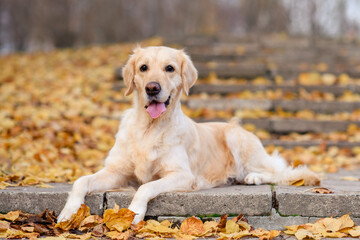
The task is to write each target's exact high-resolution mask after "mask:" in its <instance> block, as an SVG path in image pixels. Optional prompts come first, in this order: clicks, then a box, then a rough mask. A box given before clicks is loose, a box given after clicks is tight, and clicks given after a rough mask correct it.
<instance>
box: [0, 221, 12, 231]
mask: <svg viewBox="0 0 360 240" xmlns="http://www.w3.org/2000/svg"><path fill="white" fill-rule="evenodd" d="M8 228H10V223H9V222H7V221H1V220H0V232H1V231H6V230H7V229H8Z"/></svg>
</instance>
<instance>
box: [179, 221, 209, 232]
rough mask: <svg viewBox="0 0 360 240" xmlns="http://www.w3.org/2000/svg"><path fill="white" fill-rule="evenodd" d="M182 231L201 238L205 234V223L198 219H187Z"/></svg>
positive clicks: (181, 227)
mask: <svg viewBox="0 0 360 240" xmlns="http://www.w3.org/2000/svg"><path fill="white" fill-rule="evenodd" d="M180 230H181V232H183V233H185V234H188V235H193V236H200V235H201V234H203V233H204V232H205V229H204V224H203V222H202V221H201V220H200V219H198V218H196V217H191V218H188V219H185V220H184V221H183V222H182V224H181V226H180Z"/></svg>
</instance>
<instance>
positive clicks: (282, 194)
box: [275, 171, 360, 218]
mask: <svg viewBox="0 0 360 240" xmlns="http://www.w3.org/2000/svg"><path fill="white" fill-rule="evenodd" d="M345 175H346V176H354V177H358V178H360V172H355V171H354V172H346V171H343V172H340V173H338V174H332V175H328V177H327V179H325V180H324V181H323V182H322V187H325V188H328V189H329V190H331V191H333V192H334V193H332V194H318V193H314V192H312V191H311V188H312V187H293V186H276V187H275V191H276V201H277V205H278V210H279V212H280V213H281V214H282V215H299V216H305V217H315V216H316V217H320V218H321V217H329V216H334V217H339V216H342V215H344V214H347V213H350V214H351V216H352V217H354V218H359V217H360V181H355V182H353V181H345V180H341V178H342V177H343V176H345Z"/></svg>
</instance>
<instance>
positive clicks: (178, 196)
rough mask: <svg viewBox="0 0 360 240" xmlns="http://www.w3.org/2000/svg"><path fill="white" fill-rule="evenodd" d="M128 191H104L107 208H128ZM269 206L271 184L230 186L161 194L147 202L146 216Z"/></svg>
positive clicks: (265, 211)
mask: <svg viewBox="0 0 360 240" xmlns="http://www.w3.org/2000/svg"><path fill="white" fill-rule="evenodd" d="M130 199H131V196H130V193H123V192H109V193H106V202H107V206H108V207H109V208H112V207H113V206H114V204H115V203H116V204H118V205H119V206H120V207H128V205H129V203H130V202H129V200H130ZM271 206H272V193H271V189H270V186H268V185H262V186H243V185H238V186H230V187H223V188H215V189H209V190H202V191H197V192H176V193H164V194H161V195H159V196H158V197H156V198H155V199H153V200H151V201H150V202H149V204H148V210H147V213H146V215H147V216H161V215H168V216H192V215H209V214H220V215H221V214H228V213H234V214H238V213H242V214H245V215H250V216H267V215H269V214H270V211H271Z"/></svg>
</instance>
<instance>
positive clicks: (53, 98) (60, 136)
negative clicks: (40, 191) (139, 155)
mask: <svg viewBox="0 0 360 240" xmlns="http://www.w3.org/2000/svg"><path fill="white" fill-rule="evenodd" d="M161 44H162V41H161V39H151V40H148V41H147V42H144V43H143V46H147V45H161ZM134 47H135V45H134V44H117V45H109V46H102V47H88V48H82V49H67V50H58V51H54V52H50V53H33V54H13V55H9V56H4V57H1V58H0V102H1V108H0V163H1V164H0V189H1V188H6V187H8V186H26V185H36V186H38V187H50V186H49V185H47V184H46V183H48V182H73V181H74V180H76V179H77V178H78V177H80V176H83V175H87V174H91V173H94V172H96V171H97V170H99V169H101V168H102V166H103V159H104V157H105V156H106V154H107V152H108V151H109V149H110V148H111V146H112V145H113V142H114V135H115V133H116V131H117V128H118V123H119V120H118V119H119V117H120V116H121V114H122V112H123V111H124V110H125V109H127V108H129V107H130V106H131V104H130V103H129V100H130V98H124V95H123V91H114V90H113V86H114V83H115V81H117V80H116V79H115V77H114V69H115V68H117V67H119V66H122V65H123V64H124V63H125V62H126V60H127V59H128V56H129V54H130V53H131V51H132V49H133V48H134ZM243 81H244V80H241V79H228V80H227V83H224V84H230V83H232V84H234V83H236V84H242V82H243ZM247 81H248V83H249V80H247ZM296 81H299V83H301V84H304V85H305V84H308V83H309V82H310V83H316V84H325V85H329V84H342V85H346V84H354V83H356V82H357V81H356V79H352V78H350V77H349V76H347V75H344V74H342V75H340V76H334V75H319V74H314V73H302V74H300V75H299V77H298V79H297V80H296ZM200 82H206V83H212V82H214V83H219V82H225V81H221V80H219V79H217V77H216V75H214V74H211V75H210V76H209V77H208V78H207V79H203V80H200ZM251 84H255V85H261V84H269V81H268V80H266V79H264V78H261V77H259V78H256V79H253V80H252V81H251ZM276 84H283V80H282V79H281V78H277V79H276ZM209 97H218V96H207V95H206V94H205V95H204V94H200V95H194V96H190V98H204V99H206V98H209ZM225 97H230V98H232V97H236V98H245V99H246V98H248V99H249V98H250V99H253V98H255V99H280V98H284V99H294V98H298V99H307V100H316V101H318V100H338V101H350V100H354V101H356V100H358V99H359V95H358V94H354V93H345V94H344V95H342V96H340V97H335V96H333V95H331V94H321V93H309V92H306V91H300V92H299V93H298V94H297V95H294V94H288V93H284V92H279V91H275V92H274V91H267V92H257V93H251V92H248V91H246V92H240V93H237V94H233V95H230V96H225ZM114 99H117V100H119V99H120V100H124V101H123V102H121V101H120V102H114ZM183 110H184V112H185V113H186V114H187V115H189V116H191V117H194V118H197V117H205V118H214V117H222V118H231V117H233V116H238V117H241V118H262V117H276V118H290V117H296V118H300V119H338V120H354V119H355V120H358V119H359V117H360V116H359V114H360V113H359V111H354V112H352V113H339V114H332V115H324V114H323V115H321V114H317V113H314V112H311V111H307V110H304V111H300V112H295V113H288V112H284V111H282V110H281V109H278V110H277V111H275V112H267V111H261V110H242V111H232V110H224V111H215V110H211V109H189V108H187V107H186V106H184V107H183ZM244 127H245V128H246V129H248V130H250V131H253V132H255V134H257V135H258V136H259V137H260V138H261V139H271V138H275V139H282V140H287V141H292V140H295V141H298V140H300V141H301V140H309V139H323V140H335V141H337V140H340V141H351V142H359V141H360V140H359V138H360V128H359V127H357V126H356V125H350V126H349V128H348V131H347V132H333V133H316V134H315V133H307V134H297V133H292V134H287V135H283V136H274V135H272V134H270V133H269V132H267V131H264V130H261V129H255V127H254V126H253V125H251V124H250V125H249V124H247V125H245V126H244ZM274 149H275V147H274V146H269V147H267V150H268V151H269V152H272V151H274ZM278 150H279V151H280V152H281V153H282V154H283V155H284V156H285V157H286V158H287V159H288V160H289V162H292V163H293V164H294V165H299V164H308V165H310V168H311V169H312V170H314V171H317V172H336V171H337V170H338V169H339V168H340V167H345V168H347V169H354V168H355V167H356V165H359V163H360V148H359V147H355V148H353V149H341V148H338V147H331V148H326V147H323V146H314V147H310V148H302V147H297V148H295V149H290V150H289V149H282V148H278Z"/></svg>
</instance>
